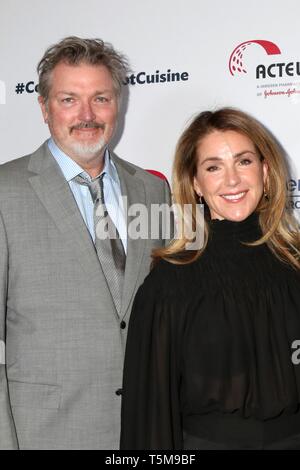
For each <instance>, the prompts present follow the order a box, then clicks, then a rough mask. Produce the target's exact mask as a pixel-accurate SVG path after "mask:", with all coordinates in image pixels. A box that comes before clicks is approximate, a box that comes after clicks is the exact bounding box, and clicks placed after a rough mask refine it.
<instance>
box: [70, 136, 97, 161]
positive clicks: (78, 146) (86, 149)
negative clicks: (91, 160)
mask: <svg viewBox="0 0 300 470" xmlns="http://www.w3.org/2000/svg"><path fill="white" fill-rule="evenodd" d="M105 147H106V142H105V141H104V139H101V141H99V142H96V143H94V144H91V143H89V144H88V143H79V142H78V143H74V144H73V145H72V147H71V150H72V153H73V154H74V155H77V156H78V157H81V158H84V157H93V156H96V155H99V154H100V153H101V152H103V151H104V149H105Z"/></svg>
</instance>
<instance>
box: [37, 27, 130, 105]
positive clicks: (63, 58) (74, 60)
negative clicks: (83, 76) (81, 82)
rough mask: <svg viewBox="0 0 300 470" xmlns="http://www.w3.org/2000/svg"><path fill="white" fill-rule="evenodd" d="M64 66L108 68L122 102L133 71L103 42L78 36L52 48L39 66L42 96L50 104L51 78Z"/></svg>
mask: <svg viewBox="0 0 300 470" xmlns="http://www.w3.org/2000/svg"><path fill="white" fill-rule="evenodd" d="M60 62H64V63H66V64H69V65H79V64H81V63H86V64H88V65H104V66H105V67H106V68H107V69H108V70H109V72H110V73H111V76H112V79H113V83H114V89H115V92H116V94H117V97H118V98H119V97H120V95H121V92H122V85H123V84H124V83H125V81H126V75H127V73H128V72H129V71H130V68H129V62H128V59H127V58H126V56H125V55H123V54H121V53H120V52H118V51H116V50H115V49H114V48H113V46H112V45H111V44H109V43H107V42H104V41H102V39H97V38H96V39H82V38H79V37H76V36H69V37H66V38H64V39H63V40H62V41H60V42H59V43H57V44H53V45H52V46H50V47H49V48H48V49H47V50H46V52H45V54H44V56H43V57H42V59H41V60H40V62H39V64H38V66H37V72H38V74H39V94H40V95H41V96H42V97H43V98H44V100H45V101H47V99H48V96H49V90H50V86H51V74H52V71H53V69H54V67H55V66H56V65H57V64H59V63H60Z"/></svg>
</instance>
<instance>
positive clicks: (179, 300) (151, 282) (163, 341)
mask: <svg viewBox="0 0 300 470" xmlns="http://www.w3.org/2000/svg"><path fill="white" fill-rule="evenodd" d="M260 235H261V233H260V229H259V226H258V218H257V216H256V214H252V215H251V216H250V217H248V218H247V219H246V220H245V221H243V222H230V221H226V220H224V221H217V220H216V221H212V222H211V236H210V239H209V243H208V246H207V249H206V250H205V252H204V253H203V255H202V256H201V257H200V258H199V259H198V260H197V261H196V262H194V263H191V264H188V265H183V266H182V265H181V266H180V265H173V264H171V263H168V262H165V261H161V262H160V263H159V264H158V265H157V266H156V267H155V268H154V269H153V270H152V272H151V273H150V274H149V276H148V277H147V278H146V280H145V282H144V284H143V285H142V286H141V287H140V289H139V291H138V293H137V295H136V298H135V302H134V306H133V311H132V315H131V320H130V325H129V332H128V339H127V348H126V358H125V368H124V384H123V407H122V435H121V448H123V449H182V448H183V446H184V444H183V430H186V431H187V432H188V433H192V434H193V435H199V434H201V433H202V431H201V432H200V431H199V429H201V426H199V423H201V419H202V418H203V417H205V419H206V421H207V419H208V420H211V423H214V420H215V417H216V416H218V420H219V419H220V416H225V415H228V414H231V415H232V414H234V415H237V416H239V418H242V419H243V420H245V419H247V418H251V419H255V420H258V421H259V422H262V421H267V420H272V419H273V420H274V418H276V417H278V416H279V415H281V416H282V415H292V414H295V413H297V412H298V405H299V403H300V364H299V365H297V364H295V363H293V360H292V356H293V353H294V352H295V350H294V349H293V342H294V341H295V340H300V275H299V272H297V271H296V270H294V269H293V268H291V267H290V266H288V265H287V264H284V263H282V262H281V261H279V260H278V259H277V258H276V257H275V256H274V255H273V254H272V253H271V252H270V250H269V249H268V247H267V246H266V245H261V246H257V247H249V246H246V245H245V244H244V243H243V242H250V241H254V240H257V239H258V238H259V237H260ZM299 357H300V355H299ZM294 362H295V361H294ZM245 422H246V421H245ZM249 422H250V421H249ZM206 428H207V429H206V431H205V430H204V434H205V433H206V437H208V438H212V437H213V436H210V435H209V434H210V432H212V431H211V429H213V426H212V427H210V426H207V427H206ZM298 432H299V433H300V421H299V430H298ZM202 434H203V433H202ZM281 437H282V436H281ZM283 437H284V436H283Z"/></svg>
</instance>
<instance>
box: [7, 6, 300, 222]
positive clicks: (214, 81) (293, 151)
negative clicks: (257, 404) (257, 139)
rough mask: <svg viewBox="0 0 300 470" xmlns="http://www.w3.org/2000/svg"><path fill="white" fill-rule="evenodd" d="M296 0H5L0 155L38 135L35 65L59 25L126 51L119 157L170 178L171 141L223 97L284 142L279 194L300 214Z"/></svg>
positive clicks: (23, 148) (21, 150) (41, 132)
mask: <svg viewBox="0 0 300 470" xmlns="http://www.w3.org/2000/svg"><path fill="white" fill-rule="evenodd" d="M299 15H300V3H299V1H298V0H285V2H282V1H281V0H251V2H240V1H238V0H227V1H226V2H222V1H221V0H209V1H204V0H185V2H183V1H181V0H152V1H151V2H146V1H141V0H126V1H124V2H122V1H120V0H110V1H109V2H108V1H107V0H106V1H104V0H85V2H82V1H79V0H59V1H58V0H45V1H43V2H40V1H39V0H26V1H21V0H9V1H7V2H4V0H2V1H1V9H0V137H1V154H0V163H2V162H6V161H8V160H12V159H14V158H17V157H20V156H22V155H24V154H27V153H31V152H32V151H33V150H35V149H36V148H37V147H38V146H39V145H40V144H41V143H42V141H44V140H45V139H46V138H47V137H48V129H47V127H46V125H45V124H44V122H43V119H42V116H41V112H40V109H39V106H38V103H37V74H36V65H37V63H38V61H39V60H40V58H41V57H42V55H43V53H44V51H45V49H46V48H47V47H48V46H49V45H51V44H53V43H55V42H57V41H59V40H60V39H62V38H63V37H65V36H69V35H78V36H82V37H100V38H102V39H103V40H105V41H108V42H111V43H112V44H113V45H114V47H115V48H116V49H118V50H120V51H122V52H123V53H125V54H126V55H127V56H128V58H129V60H130V63H131V67H132V73H131V74H130V75H129V76H128V78H127V84H126V85H124V87H125V90H124V91H125V95H126V97H127V99H126V100H125V102H124V105H123V110H122V115H121V117H120V122H119V128H118V130H117V132H116V135H115V137H114V143H113V145H114V149H115V151H116V153H117V154H119V156H120V157H123V158H125V159H127V160H129V161H131V162H133V163H136V164H138V165H140V166H142V167H144V168H146V169H152V170H156V171H159V172H161V173H163V174H165V175H166V176H167V178H168V179H170V177H171V167H172V160H173V154H174V149H175V145H176V142H177V139H178V137H179V135H180V134H181V132H182V131H183V129H184V127H185V126H186V124H187V123H188V122H189V120H190V119H191V118H192V117H194V116H195V115H196V114H197V113H199V112H201V111H203V110H205V109H215V108H218V107H220V106H234V107H238V108H240V109H242V110H244V111H247V112H249V113H251V114H252V115H254V116H255V117H256V118H258V119H259V120H260V121H261V122H262V123H263V124H264V125H265V126H266V127H267V128H268V129H270V131H271V132H272V133H273V134H274V136H275V137H276V138H277V140H278V141H279V142H280V144H281V145H282V147H283V148H284V150H285V152H286V154H287V158H288V159H289V165H290V178H289V180H288V181H287V185H288V189H289V196H290V197H289V204H290V206H291V207H293V208H294V209H295V210H296V213H297V214H299V215H300V139H299V136H300V119H299V111H300V28H299Z"/></svg>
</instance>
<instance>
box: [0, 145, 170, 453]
mask: <svg viewBox="0 0 300 470" xmlns="http://www.w3.org/2000/svg"><path fill="white" fill-rule="evenodd" d="M113 160H114V163H115V165H116V168H117V171H118V174H119V177H120V181H121V187H122V194H123V195H127V196H128V204H133V203H143V204H145V205H146V206H147V207H148V208H149V207H150V204H152V203H158V204H161V203H164V202H167V203H169V202H170V200H169V190H168V186H167V184H166V183H165V182H164V181H162V180H160V179H158V178H157V177H155V176H152V175H150V174H149V173H147V172H145V171H143V170H141V169H139V168H138V167H136V166H134V165H132V164H129V163H127V162H125V161H123V160H121V159H119V158H118V157H116V156H115V155H114V156H113ZM162 244H163V242H162V241H161V240H160V239H158V240H142V239H138V240H131V239H128V254H127V262H126V271H125V280H124V294H123V307H122V311H121V314H120V316H118V314H117V311H116V309H115V306H114V303H113V300H112V297H111V295H110V291H109V289H108V286H107V284H106V280H105V277H104V274H103V271H102V268H101V265H100V263H99V260H98V258H97V255H96V252H95V249H94V245H93V242H92V240H91V237H90V235H89V232H88V230H87V228H86V226H85V223H84V221H83V219H82V217H81V214H80V211H79V209H78V207H77V205H76V202H75V200H74V197H73V194H72V192H71V190H70V188H69V185H68V183H67V182H66V180H65V178H64V177H63V175H62V173H61V170H60V168H59V166H58V165H57V163H56V162H55V160H54V158H53V156H52V155H51V153H50V152H49V150H48V146H47V145H46V144H44V145H43V146H41V147H40V148H39V149H38V150H37V151H36V152H35V153H33V154H32V155H28V156H26V157H23V158H20V159H18V160H14V161H12V162H9V163H6V164H4V165H2V166H1V167H0V343H1V344H0V345H1V347H2V353H1V357H2V359H1V357H0V362H2V364H0V449H17V448H20V449H115V448H118V445H119V432H120V406H121V395H120V394H119V392H118V390H119V389H120V388H121V386H122V368H123V354H124V346H125V339H126V332H127V327H126V328H124V329H122V328H121V327H120V325H121V321H122V320H124V321H125V322H126V325H128V320H129V315H130V310H131V305H132V301H133V298H134V294H135V292H136V290H137V288H138V287H139V285H140V284H141V283H142V282H143V280H144V278H145V276H146V275H147V273H148V272H149V266H150V254H151V250H152V249H153V248H154V247H158V246H161V245H162ZM122 326H124V323H123V324H122ZM4 343H5V345H6V364H3V362H4V361H3V356H4V354H3V346H4ZM0 349H1V348H0Z"/></svg>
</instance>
